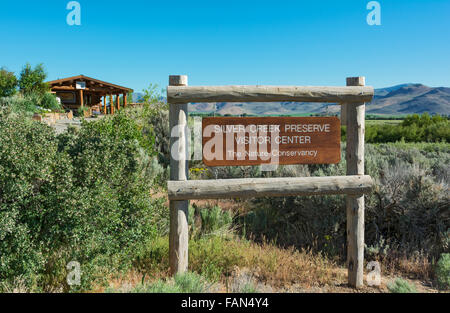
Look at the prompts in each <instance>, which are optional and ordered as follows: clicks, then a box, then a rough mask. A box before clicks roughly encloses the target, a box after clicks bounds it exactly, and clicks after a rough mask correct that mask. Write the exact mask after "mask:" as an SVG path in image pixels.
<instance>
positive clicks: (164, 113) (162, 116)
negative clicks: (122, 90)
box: [123, 102, 170, 180]
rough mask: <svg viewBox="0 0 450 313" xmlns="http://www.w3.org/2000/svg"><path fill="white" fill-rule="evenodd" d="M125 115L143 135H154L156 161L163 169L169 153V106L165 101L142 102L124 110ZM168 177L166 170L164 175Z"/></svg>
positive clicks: (166, 166)
mask: <svg viewBox="0 0 450 313" xmlns="http://www.w3.org/2000/svg"><path fill="white" fill-rule="evenodd" d="M123 112H126V114H127V116H129V117H130V118H132V119H133V120H134V121H135V122H136V123H137V125H138V126H139V128H140V129H141V130H142V133H143V135H144V136H153V137H154V142H153V145H154V148H155V151H156V153H157V156H158V163H159V164H161V165H162V166H163V167H164V168H165V169H167V168H168V166H169V164H170V154H169V147H170V145H169V140H170V131H169V107H168V105H167V103H163V102H155V103H152V104H145V103H144V104H143V105H142V106H140V107H136V108H130V109H127V110H124V111H123ZM162 178H166V180H167V179H168V172H167V173H166V177H162Z"/></svg>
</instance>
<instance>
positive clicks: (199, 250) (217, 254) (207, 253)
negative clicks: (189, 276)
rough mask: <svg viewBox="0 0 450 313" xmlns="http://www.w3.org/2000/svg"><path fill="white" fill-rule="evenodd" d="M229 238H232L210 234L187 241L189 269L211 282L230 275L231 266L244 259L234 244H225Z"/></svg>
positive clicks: (239, 263) (242, 261)
mask: <svg viewBox="0 0 450 313" xmlns="http://www.w3.org/2000/svg"><path fill="white" fill-rule="evenodd" d="M230 240H233V239H232V238H226V237H220V236H211V237H206V238H199V239H196V240H191V241H189V269H190V270H191V271H194V272H197V273H201V274H202V275H203V276H204V277H206V278H207V279H208V280H210V281H213V282H216V281H218V280H219V279H220V278H221V277H222V276H223V275H225V276H229V275H231V273H232V271H233V267H234V266H235V265H238V266H239V265H242V264H244V262H245V260H244V258H243V256H242V254H241V253H240V252H239V251H236V250H235V247H234V246H232V245H227V244H225V243H226V242H227V241H230Z"/></svg>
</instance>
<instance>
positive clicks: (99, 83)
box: [47, 75, 133, 93]
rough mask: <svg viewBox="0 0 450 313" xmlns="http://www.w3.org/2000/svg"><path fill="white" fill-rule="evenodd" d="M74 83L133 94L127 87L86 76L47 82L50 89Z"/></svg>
mask: <svg viewBox="0 0 450 313" xmlns="http://www.w3.org/2000/svg"><path fill="white" fill-rule="evenodd" d="M76 81H85V82H87V83H88V85H89V86H92V87H93V88H95V89H99V87H101V88H107V89H109V90H110V91H111V92H113V93H114V92H118V91H121V92H133V89H131V88H127V87H123V86H119V85H115V84H111V83H108V82H105V81H102V80H99V79H95V78H92V77H88V76H84V75H78V76H73V77H67V78H62V79H57V80H52V81H49V82H47V83H48V84H49V85H50V86H51V87H58V86H64V85H66V86H67V85H68V84H69V85H71V84H73V83H74V82H76Z"/></svg>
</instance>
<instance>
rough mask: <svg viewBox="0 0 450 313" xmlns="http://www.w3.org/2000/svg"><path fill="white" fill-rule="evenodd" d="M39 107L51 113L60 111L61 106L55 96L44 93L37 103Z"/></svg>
mask: <svg viewBox="0 0 450 313" xmlns="http://www.w3.org/2000/svg"><path fill="white" fill-rule="evenodd" d="M39 106H40V107H41V108H44V109H48V110H51V111H53V112H55V111H61V110H62V106H61V104H60V103H59V102H58V100H56V96H55V95H53V94H51V93H49V92H47V93H45V94H44V95H43V96H42V97H41V99H40V101H39Z"/></svg>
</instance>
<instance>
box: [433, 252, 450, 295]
mask: <svg viewBox="0 0 450 313" xmlns="http://www.w3.org/2000/svg"><path fill="white" fill-rule="evenodd" d="M436 277H437V281H438V286H439V288H440V289H449V288H450V253H443V254H442V255H441V258H440V259H439V261H438V262H437V264H436Z"/></svg>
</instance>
